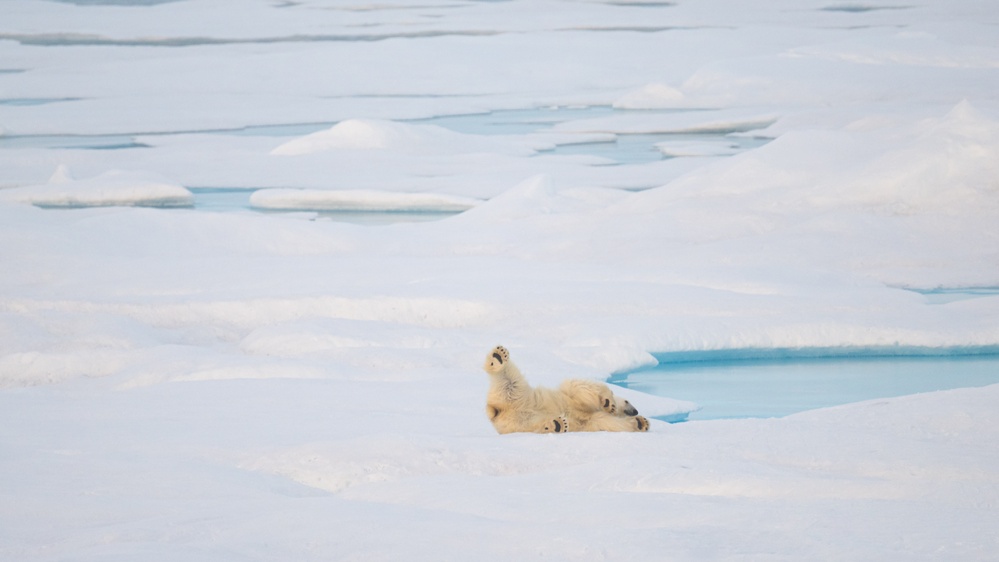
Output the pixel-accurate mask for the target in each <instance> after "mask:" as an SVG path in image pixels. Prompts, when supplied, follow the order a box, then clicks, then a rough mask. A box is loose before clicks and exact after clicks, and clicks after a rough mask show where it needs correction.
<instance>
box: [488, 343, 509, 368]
mask: <svg viewBox="0 0 999 562" xmlns="http://www.w3.org/2000/svg"><path fill="white" fill-rule="evenodd" d="M509 362H510V352H509V351H507V350H506V348H505V347H503V346H502V345H497V346H496V347H494V348H493V349H492V351H490V352H489V355H488V356H486V366H485V368H486V371H489V372H491V373H498V372H500V371H502V370H503V366H504V365H506V364H507V363H509Z"/></svg>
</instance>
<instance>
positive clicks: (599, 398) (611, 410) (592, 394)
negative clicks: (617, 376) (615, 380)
mask: <svg viewBox="0 0 999 562" xmlns="http://www.w3.org/2000/svg"><path fill="white" fill-rule="evenodd" d="M559 390H560V391H561V392H562V394H563V395H565V398H566V401H567V402H568V403H569V405H570V407H571V408H573V409H574V410H576V411H578V412H581V413H590V412H598V411H600V410H603V411H604V412H607V413H608V414H613V415H617V416H634V415H637V414H638V410H636V409H635V407H634V406H632V405H631V403H630V402H628V401H627V400H625V399H624V398H621V397H619V396H614V393H613V392H611V389H610V387H608V386H607V385H606V384H604V383H600V382H596V381H586V380H575V379H570V380H567V381H564V382H563V383H562V386H560V387H559Z"/></svg>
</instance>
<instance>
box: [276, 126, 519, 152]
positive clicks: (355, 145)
mask: <svg viewBox="0 0 999 562" xmlns="http://www.w3.org/2000/svg"><path fill="white" fill-rule="evenodd" d="M388 149H393V150H400V151H406V152H412V151H424V152H448V151H458V152H475V151H486V152H489V151H493V152H495V151H505V150H509V149H511V146H510V143H509V142H506V143H503V142H502V141H497V139H493V138H484V137H480V136H478V135H465V134H462V133H456V132H454V131H451V130H449V129H445V128H444V127H440V126H437V125H413V124H407V123H398V122H394V121H386V120H378V119H348V120H346V121H342V122H340V123H337V124H336V125H334V126H333V127H331V128H330V129H328V130H325V131H319V132H317V133H312V134H310V135H306V136H304V137H301V138H297V139H295V140H291V141H288V142H286V143H284V144H281V145H280V146H278V147H277V148H275V149H274V150H272V151H271V154H272V155H275V156H296V155H302V154H313V153H317V152H325V151H330V150H388ZM517 152H518V153H520V154H522V155H528V154H530V151H529V150H528V149H526V148H522V149H520V150H519V151H517Z"/></svg>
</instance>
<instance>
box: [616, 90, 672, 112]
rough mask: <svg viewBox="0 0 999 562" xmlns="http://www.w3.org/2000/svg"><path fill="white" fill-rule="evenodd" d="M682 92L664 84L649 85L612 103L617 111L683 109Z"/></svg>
mask: <svg viewBox="0 0 999 562" xmlns="http://www.w3.org/2000/svg"><path fill="white" fill-rule="evenodd" d="M685 101H686V97H685V96H684V95H683V92H681V91H680V90H678V89H676V88H674V87H672V86H667V85H666V84H649V85H647V86H644V87H642V88H639V89H638V90H635V91H634V92H630V93H628V94H625V95H624V96H622V97H621V98H619V99H618V100H617V101H615V102H614V107H615V108H617V109H669V108H673V107H683V106H684V102H685Z"/></svg>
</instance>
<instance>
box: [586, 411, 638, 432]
mask: <svg viewBox="0 0 999 562" xmlns="http://www.w3.org/2000/svg"><path fill="white" fill-rule="evenodd" d="M648 430H649V420H647V419H645V416H626V417H623V416H619V415H617V416H616V415H613V414H609V413H607V412H603V411H600V412H596V413H594V414H593V415H592V416H590V418H589V419H588V420H586V423H584V424H583V426H582V427H581V428H579V429H578V431H648Z"/></svg>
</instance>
